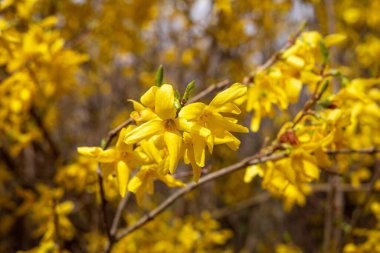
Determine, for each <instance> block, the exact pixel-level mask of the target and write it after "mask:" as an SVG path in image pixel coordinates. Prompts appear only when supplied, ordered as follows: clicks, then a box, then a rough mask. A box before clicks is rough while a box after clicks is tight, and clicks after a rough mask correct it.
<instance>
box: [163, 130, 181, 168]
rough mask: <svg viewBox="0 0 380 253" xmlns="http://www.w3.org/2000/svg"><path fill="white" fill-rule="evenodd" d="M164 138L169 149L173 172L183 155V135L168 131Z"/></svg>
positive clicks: (170, 165)
mask: <svg viewBox="0 0 380 253" xmlns="http://www.w3.org/2000/svg"><path fill="white" fill-rule="evenodd" d="M164 140H165V144H166V146H167V148H168V151H169V171H170V173H171V174H173V173H174V172H175V170H176V169H177V165H178V161H179V159H180V155H181V147H182V136H181V135H180V134H179V133H176V132H169V131H166V132H165V134H164Z"/></svg>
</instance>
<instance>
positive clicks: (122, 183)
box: [117, 161, 129, 197]
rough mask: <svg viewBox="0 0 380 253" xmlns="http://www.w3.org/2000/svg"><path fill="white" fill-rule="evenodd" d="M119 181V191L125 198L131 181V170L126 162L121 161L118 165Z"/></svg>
mask: <svg viewBox="0 0 380 253" xmlns="http://www.w3.org/2000/svg"><path fill="white" fill-rule="evenodd" d="M117 180H118V183H119V191H120V195H121V197H124V196H125V193H126V192H127V185H128V180H129V168H128V165H127V164H126V163H125V162H124V161H119V162H118V163H117Z"/></svg>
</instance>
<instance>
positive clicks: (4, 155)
mask: <svg viewBox="0 0 380 253" xmlns="http://www.w3.org/2000/svg"><path fill="white" fill-rule="evenodd" d="M0 157H1V161H3V162H4V163H5V164H6V165H7V166H8V167H9V169H11V170H12V171H15V170H16V164H15V162H14V160H13V159H12V157H11V156H10V155H9V154H8V152H7V150H6V149H4V148H3V147H0Z"/></svg>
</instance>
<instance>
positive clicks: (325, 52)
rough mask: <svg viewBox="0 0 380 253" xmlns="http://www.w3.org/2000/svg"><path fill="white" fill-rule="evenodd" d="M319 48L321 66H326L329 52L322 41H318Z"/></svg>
mask: <svg viewBox="0 0 380 253" xmlns="http://www.w3.org/2000/svg"><path fill="white" fill-rule="evenodd" d="M319 48H320V50H321V54H322V58H323V59H322V60H323V62H322V63H323V65H326V64H327V62H328V60H329V50H328V49H327V47H326V45H325V43H323V41H320V42H319Z"/></svg>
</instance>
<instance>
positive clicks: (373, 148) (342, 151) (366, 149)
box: [326, 147, 380, 155]
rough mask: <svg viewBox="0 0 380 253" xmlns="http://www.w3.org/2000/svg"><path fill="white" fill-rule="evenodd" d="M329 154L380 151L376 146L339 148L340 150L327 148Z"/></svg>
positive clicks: (373, 152)
mask: <svg viewBox="0 0 380 253" xmlns="http://www.w3.org/2000/svg"><path fill="white" fill-rule="evenodd" d="M326 153H327V154H329V155H338V154H375V153H380V149H378V148H376V147H370V148H364V149H340V150H327V151H326Z"/></svg>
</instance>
